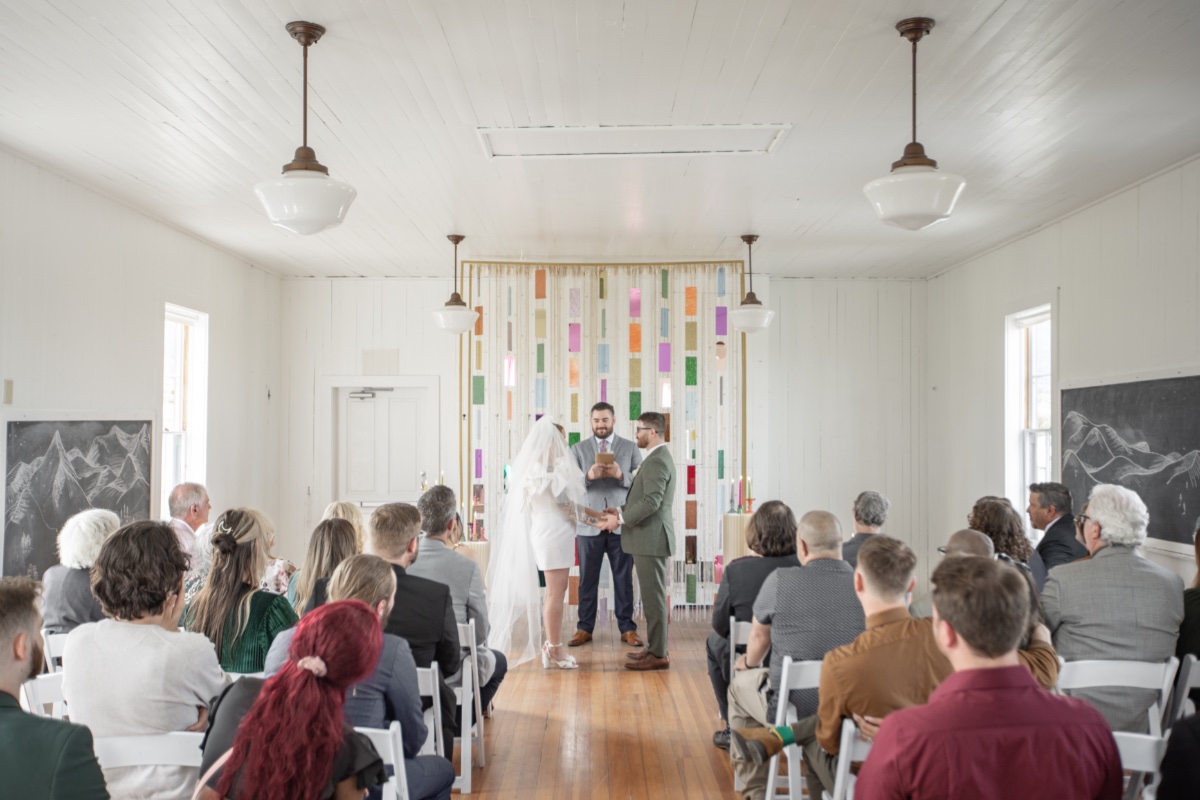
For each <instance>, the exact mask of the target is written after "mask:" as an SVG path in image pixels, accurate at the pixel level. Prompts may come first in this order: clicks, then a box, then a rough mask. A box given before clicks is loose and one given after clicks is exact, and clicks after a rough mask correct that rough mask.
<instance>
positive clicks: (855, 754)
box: [822, 719, 871, 800]
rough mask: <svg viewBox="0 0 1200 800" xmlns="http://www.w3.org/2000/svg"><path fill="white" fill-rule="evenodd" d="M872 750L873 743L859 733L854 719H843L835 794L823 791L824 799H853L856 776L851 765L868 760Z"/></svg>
mask: <svg viewBox="0 0 1200 800" xmlns="http://www.w3.org/2000/svg"><path fill="white" fill-rule="evenodd" d="M870 752H871V743H870V742H867V741H864V740H863V738H862V737H861V736H859V735H858V726H857V725H855V724H854V720H852V719H846V720H842V741H841V742H840V744H839V745H838V761H837V771H836V772H835V773H834V779H833V794H832V795H831V794H830V793H829V792H822V795H823V798H824V800H853V798H854V781H855V777H854V776H853V775H851V774H850V765H851V764H854V763H855V762H860V761H866V760H867V754H868V753H870Z"/></svg>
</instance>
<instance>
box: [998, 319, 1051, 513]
mask: <svg viewBox="0 0 1200 800" xmlns="http://www.w3.org/2000/svg"><path fill="white" fill-rule="evenodd" d="M1007 322H1008V348H1007V350H1008V358H1007V361H1008V369H1007V380H1006V389H1007V391H1006V395H1007V402H1006V415H1005V416H1006V420H1007V424H1006V426H1005V428H1006V433H1007V439H1008V441H1007V443H1006V444H1007V446H1006V447H1005V452H1006V456H1007V458H1006V467H1007V468H1006V470H1005V471H1006V473H1007V480H1006V481H1005V482H1006V484H1007V489H1008V496H1009V498H1010V499H1012V500H1013V501H1014V502H1017V503H1018V505H1017V508H1024V507H1025V500H1026V497H1027V495H1028V487H1029V484H1031V483H1041V482H1044V481H1050V480H1053V470H1054V453H1053V450H1054V433H1053V421H1052V419H1053V413H1054V412H1053V397H1054V395H1053V388H1052V387H1053V378H1052V373H1051V364H1052V349H1051V342H1050V330H1051V323H1050V306H1039V307H1037V308H1032V309H1029V310H1028V311H1023V312H1021V313H1019V314H1013V315H1010V316H1009V317H1008V320H1007Z"/></svg>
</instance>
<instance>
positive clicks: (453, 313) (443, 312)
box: [433, 303, 479, 334]
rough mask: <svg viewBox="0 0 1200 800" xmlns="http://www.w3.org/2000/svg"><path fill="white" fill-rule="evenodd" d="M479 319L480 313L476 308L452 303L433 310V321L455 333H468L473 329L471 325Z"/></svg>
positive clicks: (443, 328)
mask: <svg viewBox="0 0 1200 800" xmlns="http://www.w3.org/2000/svg"><path fill="white" fill-rule="evenodd" d="M477 319H479V314H478V313H477V312H476V311H475V309H473V308H467V307H466V306H460V305H451V304H450V303H447V304H446V305H444V306H442V307H441V308H439V309H438V310H437V311H434V312H433V321H434V322H436V323H437V325H438V327H439V328H441V329H442V330H444V331H449V332H450V333H454V334H458V333H466V332H467V331H469V330H471V326H472V325H474V324H475V320H477Z"/></svg>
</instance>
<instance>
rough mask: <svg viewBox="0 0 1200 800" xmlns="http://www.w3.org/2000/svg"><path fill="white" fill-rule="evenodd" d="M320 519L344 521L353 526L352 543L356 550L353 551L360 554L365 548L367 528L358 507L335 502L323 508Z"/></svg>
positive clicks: (338, 501)
mask: <svg viewBox="0 0 1200 800" xmlns="http://www.w3.org/2000/svg"><path fill="white" fill-rule="evenodd" d="M321 519H323V520H325V519H344V520H346V521H347V522H349V523H350V524H351V525H353V526H354V541H355V542H356V543H357V546H358V549H357V550H356V551H355V552H357V553H361V552H362V551H363V549H364V548H365V547H366V542H367V536H366V532H367V528H366V525H365V524H364V522H363V515H362V511H360V510H359V508H358V506H357V505H355V504H354V503H351V502H349V501H348V500H335V501H333V502H332V503H330V504H329V505H327V506H325V514H324V515H323V516H322V517H321Z"/></svg>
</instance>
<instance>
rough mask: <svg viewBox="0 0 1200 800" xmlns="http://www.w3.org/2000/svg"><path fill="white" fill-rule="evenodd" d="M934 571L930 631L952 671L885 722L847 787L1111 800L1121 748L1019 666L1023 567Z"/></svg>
mask: <svg viewBox="0 0 1200 800" xmlns="http://www.w3.org/2000/svg"><path fill="white" fill-rule="evenodd" d="M931 580H932V583H933V586H934V588H933V630H934V638H935V640H936V641H937V645H938V649H939V650H941V651H942V653H944V654H945V655H946V658H947V659H949V661H950V663H951V664H952V665H953V667H954V674H952V675H950V676H949V677H947V678H946V679H945V680H944V681H943V682H942V683H941V685H940V686H938V688H936V689H934V690H933V693H932V694H931V695H930V696H929V702H928V703H926V704H925V705H919V706H914V707H912V708H906V709H900V710H898V711H895V712H893V713H891V714H889V715H888V717H887V719H885V720H884V721H883V724H882V725H881V726H880V728H879V733H878V735H877V736H876V737H875V743H874V746H873V747H872V748H871V752H870V755H868V756H867V760H866V762H865V763H864V764H863V766H862V770H861V771H860V772H859V774H858V782H857V783H856V784H855V786H854V796H855V797H856V798H858V799H859V800H877V799H880V798H922V800H952V798H966V797H969V798H978V799H979V800H988V798H995V800H1002V799H1003V800H1008V798H1014V797H1054V798H1061V799H1062V800H1072V799H1076V798H1077V800H1091V798H1113V800H1116V798H1119V797H1120V796H1121V788H1122V773H1121V757H1120V755H1119V754H1118V752H1117V745H1116V742H1114V741H1113V737H1112V733H1111V732H1109V730H1108V724H1107V723H1105V721H1104V718H1103V717H1102V716H1100V713H1099V712H1098V711H1096V709H1094V708H1092V707H1091V706H1090V705H1088V704H1087V703H1085V702H1083V701H1082V700H1077V699H1074V698H1070V697H1059V696H1055V695H1053V694H1050V693H1049V692H1046V691H1043V690H1042V688H1041V687H1040V686H1038V684H1037V682H1036V681H1034V679H1033V678H1032V677H1031V676H1030V675H1029V670H1027V669H1025V668H1024V667H1023V666H1021V661H1020V659H1019V658H1018V656H1017V646H1018V643H1019V642H1020V639H1021V638H1022V637H1023V636H1024V634H1025V630H1026V627H1027V623H1028V619H1029V613H1030V608H1029V591H1028V585H1027V584H1026V582H1025V581H1024V580H1023V579H1022V578H1021V576H1020V574H1019V573H1018V572H1017V571H1015V570H1013V569H1011V568H1009V567H1006V566H1005V565H1003V564H1000V563H997V562H995V561H989V560H987V559H982V558H950V559H947V560H945V561H943V562H942V563H941V564H939V565H938V568H937V569H936V570H934V572H933V577H932V579H931ZM1047 764H1054V765H1055V768H1054V769H1046V765H1047Z"/></svg>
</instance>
